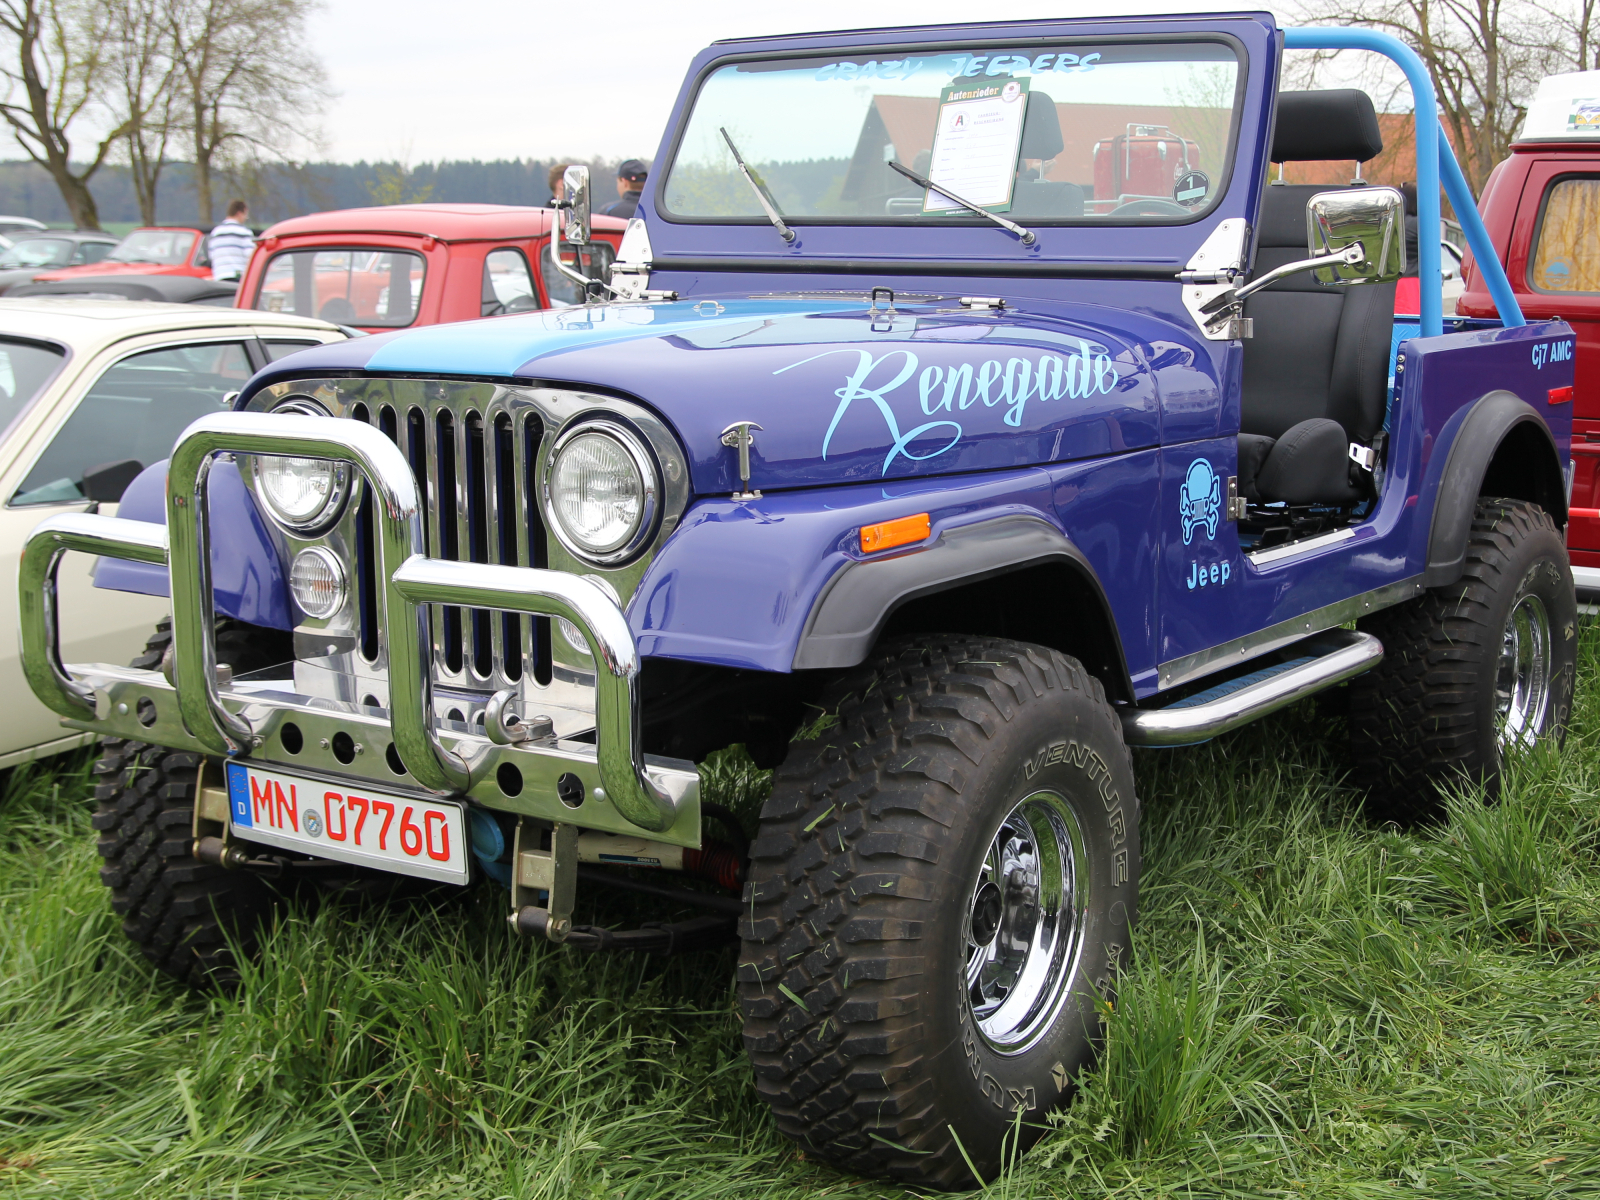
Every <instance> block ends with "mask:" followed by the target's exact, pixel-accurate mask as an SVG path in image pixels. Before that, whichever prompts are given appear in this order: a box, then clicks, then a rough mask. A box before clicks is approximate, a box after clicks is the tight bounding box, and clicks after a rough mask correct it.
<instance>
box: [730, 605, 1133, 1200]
mask: <svg viewBox="0 0 1600 1200" xmlns="http://www.w3.org/2000/svg"><path fill="white" fill-rule="evenodd" d="M822 703H823V712H824V714H825V715H824V717H822V718H819V720H818V721H817V722H816V723H815V724H814V725H813V727H812V728H811V729H810V730H806V731H802V733H801V734H799V735H797V737H796V740H795V741H794V742H793V743H792V745H791V747H790V750H789V754H788V757H787V759H786V760H785V762H784V763H783V765H782V766H781V767H780V768H779V769H778V772H777V776H776V781H775V785H774V788H773V792H772V796H771V798H770V799H769V800H768V802H767V804H766V806H765V807H764V809H763V810H762V814H761V828H760V832H759V834H758V835H757V837H756V839H755V841H754V842H753V843H752V845H751V860H752V861H751V867H750V877H749V881H748V883H747V884H746V888H745V894H744V903H745V904H746V905H747V907H748V913H747V915H746V916H745V917H744V918H742V919H741V922H740V937H741V941H742V950H741V954H740V961H739V968H738V980H739V983H738V991H739V999H740V1003H741V1006H742V1008H743V1013H744V1041H745V1047H746V1049H747V1051H748V1052H749V1056H750V1060H751V1063H752V1066H753V1068H754V1072H755V1079H756V1090H757V1091H758V1092H759V1093H760V1095H761V1096H762V1097H763V1099H765V1100H766V1101H767V1103H768V1104H769V1105H770V1106H771V1107H772V1110H773V1112H774V1114H775V1116H776V1118H777V1123H778V1126H779V1128H780V1129H781V1130H782V1131H783V1132H784V1133H785V1134H787V1135H788V1136H789V1137H791V1138H793V1139H794V1140H795V1141H796V1142H798V1143H799V1144H800V1145H801V1146H802V1147H803V1148H804V1149H805V1150H806V1152H807V1153H808V1154H811V1155H814V1156H816V1157H818V1158H821V1159H824V1160H826V1161H828V1162H830V1163H833V1164H835V1165H836V1166H838V1167H840V1168H842V1169H844V1170H848V1171H852V1172H856V1173H861V1174H867V1175H875V1176H884V1177H890V1178H894V1179H899V1180H902V1181H905V1182H907V1183H913V1184H918V1185H923V1186H932V1187H938V1188H956V1187H962V1186H967V1185H969V1184H970V1183H971V1182H972V1178H971V1172H970V1171H969V1170H968V1166H967V1163H966V1161H965V1159H964V1157H963V1153H962V1151H963V1150H964V1151H965V1155H966V1156H967V1157H970V1158H971V1160H972V1164H973V1165H974V1166H975V1167H976V1168H977V1170H978V1172H979V1173H980V1174H981V1175H982V1176H983V1177H984V1178H985V1179H986V1180H992V1179H994V1178H995V1175H996V1173H997V1168H998V1165H999V1163H1000V1161H1001V1155H1002V1142H1003V1141H1004V1142H1006V1146H1005V1150H1006V1153H1008V1154H1009V1153H1011V1152H1013V1148H1018V1149H1020V1148H1025V1147H1026V1146H1027V1145H1029V1144H1031V1143H1032V1142H1033V1141H1034V1140H1035V1139H1036V1138H1037V1137H1038V1135H1039V1133H1040V1132H1041V1131H1042V1127H1043V1117H1044V1114H1045V1112H1046V1111H1047V1110H1048V1109H1050V1108H1051V1107H1053V1106H1054V1105H1056V1104H1057V1103H1059V1102H1061V1101H1062V1100H1063V1099H1065V1098H1066V1096H1067V1094H1068V1092H1069V1090H1070V1089H1071V1087H1072V1081H1073V1079H1074V1078H1075V1077H1076V1075H1077V1074H1078V1072H1079V1071H1080V1069H1081V1068H1083V1067H1084V1066H1085V1065H1086V1064H1087V1063H1088V1062H1089V1061H1090V1060H1091V1057H1092V1055H1093V1052H1094V1045H1095V1042H1096V1039H1097V1037H1098V1033H1099V1017H1098V1010H1097V1008H1096V1004H1095V998H1096V995H1097V993H1098V994H1099V995H1103V996H1107V997H1109V993H1110V990H1111V986H1112V981H1113V977H1114V974H1115V970H1116V965H1117V961H1118V959H1119V957H1120V956H1121V954H1122V953H1123V951H1124V949H1125V948H1126V947H1127V946H1128V944H1129V932H1130V929H1131V926H1132V924H1133V920H1134V916H1135V910H1136V906H1137V895H1138V885H1139V805H1138V801H1137V799H1136V798H1135V794H1134V781H1133V767H1132V761H1131V758H1130V756H1129V754H1128V751H1127V748H1126V746H1125V745H1124V743H1123V740H1122V732H1121V726H1120V724H1119V723H1118V720H1117V718H1116V715H1115V714H1114V713H1113V711H1112V709H1111V707H1110V705H1109V704H1108V703H1107V702H1106V699H1105V693H1104V690H1103V689H1102V688H1101V685H1100V683H1099V681H1098V680H1096V679H1095V678H1094V677H1092V676H1091V675H1089V674H1088V672H1086V671H1085V670H1084V669H1083V667H1082V666H1081V665H1080V664H1079V663H1078V662H1077V661H1076V660H1074V659H1071V658H1067V657H1065V656H1064V655H1062V654H1059V653H1057V652H1056V651H1054V650H1048V649H1045V648H1043V647H1039V646H1032V645H1025V644H1022V643H1018V642H1011V641H1004V640H1001V639H998V638H986V637H972V636H955V635H948V636H923V637H920V638H918V639H916V640H914V641H907V642H901V643H898V644H894V645H891V646H890V647H888V648H887V649H886V650H885V651H883V652H882V653H881V654H880V655H879V656H877V657H876V658H875V659H873V660H871V661H870V662H869V663H867V664H865V665H864V666H863V667H861V668H858V669H856V670H854V671H852V672H851V673H850V674H849V675H847V676H846V677H844V678H842V679H841V680H839V681H838V682H837V683H836V684H835V685H834V686H833V687H831V688H830V689H828V690H827V691H826V692H825V693H824V695H823V697H822ZM1041 789H1049V790H1050V791H1051V792H1053V793H1057V794H1059V795H1060V796H1064V797H1066V798H1068V799H1069V800H1070V802H1071V805H1072V811H1073V813H1074V814H1075V819H1076V820H1077V821H1078V824H1079V826H1080V828H1081V830H1082V833H1083V835H1084V842H1085V850H1084V857H1085V863H1084V867H1085V868H1086V871H1087V876H1088V879H1089V880H1090V881H1091V884H1090V886H1089V887H1088V888H1087V889H1086V895H1087V899H1086V900H1084V901H1082V903H1084V904H1086V906H1087V907H1086V911H1085V913H1084V915H1083V917H1082V922H1083V924H1082V926H1081V929H1082V935H1081V943H1080V945H1081V949H1080V950H1079V956H1078V958H1077V960H1076V967H1075V969H1073V970H1071V972H1070V974H1068V975H1067V976H1065V977H1066V978H1067V979H1069V981H1070V982H1069V983H1068V984H1067V985H1066V988H1065V989H1064V990H1063V992H1062V993H1061V995H1062V1001H1061V1005H1060V1007H1059V1009H1056V1010H1054V1016H1053V1017H1052V1018H1050V1019H1049V1021H1048V1024H1047V1025H1046V1027H1045V1028H1044V1029H1043V1032H1041V1033H1039V1034H1038V1036H1037V1037H1036V1039H1035V1040H1033V1041H1032V1042H1031V1044H1029V1045H1028V1046H1026V1047H1025V1048H1023V1049H1021V1051H1020V1052H1016V1053H1005V1054H1002V1053H998V1052H996V1051H995V1050H994V1049H993V1048H992V1047H991V1046H990V1045H989V1044H988V1042H987V1041H986V1040H985V1039H984V1038H983V1037H982V1036H975V1034H976V1033H977V1030H976V1027H975V1025H974V1020H973V1015H972V1014H973V1010H972V1006H971V1002H970V1000H969V998H968V991H967V985H966V982H965V980H964V978H963V975H962V971H963V963H964V962H965V955H966V953H967V943H966V938H967V929H968V928H969V927H970V926H971V925H972V922H973V915H972V914H973V908H972V901H973V895H974V887H975V885H976V882H977V880H978V878H979V875H978V872H979V870H980V869H981V867H982V864H983V861H984V856H985V853H986V852H987V851H988V849H989V846H990V842H991V839H992V838H993V837H994V834H995V832H996V830H997V828H998V827H999V826H1000V824H1001V823H1002V822H1003V821H1004V820H1005V819H1006V817H1007V814H1008V813H1010V812H1011V810H1012V809H1013V808H1014V806H1015V805H1016V804H1017V803H1018V801H1019V800H1021V799H1022V798H1023V797H1026V796H1029V795H1037V794H1038V793H1039V792H1040V790H1041ZM1019 1109H1020V1114H1019ZM1019 1115H1020V1118H1021V1119H1020V1122H1019V1120H1018V1117H1019ZM1014 1130H1016V1131H1019V1132H1018V1136H1017V1137H1016V1138H1013V1137H1012V1136H1011V1135H1012V1133H1013V1131H1014ZM958 1139H959V1141H958ZM1019 1139H1020V1142H1021V1146H1020V1147H1017V1145H1016V1143H1017V1141H1018V1140H1019Z"/></svg>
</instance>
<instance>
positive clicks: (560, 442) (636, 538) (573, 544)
mask: <svg viewBox="0 0 1600 1200" xmlns="http://www.w3.org/2000/svg"><path fill="white" fill-rule="evenodd" d="M588 434H598V435H600V436H602V437H606V438H609V439H610V440H611V441H613V442H615V443H617V444H618V445H619V446H621V447H622V449H623V451H624V453H625V454H626V455H627V458H628V460H629V461H630V462H631V463H632V464H633V467H634V470H635V471H636V472H637V473H638V476H639V482H640V504H639V520H638V523H637V524H635V526H634V527H633V529H632V531H631V532H630V533H629V534H628V536H627V537H626V538H625V539H624V540H623V541H622V542H621V543H619V544H617V545H614V546H612V547H610V548H609V549H605V550H596V549H594V548H593V547H590V546H586V545H584V544H583V542H581V541H580V540H578V539H577V538H576V537H574V536H573V535H572V534H571V533H570V532H569V531H568V529H567V528H566V526H565V525H563V524H562V521H561V516H560V514H559V512H558V511H557V509H556V504H555V499H554V497H553V495H552V492H551V489H552V484H553V481H554V479H555V476H556V464H557V463H558V462H560V460H561V455H562V452H563V451H565V450H566V449H567V447H569V446H570V445H572V443H573V442H574V441H575V440H576V439H578V438H580V437H583V436H585V435H588ZM540 475H541V476H542V486H541V488H540V492H541V495H540V500H541V507H542V508H543V509H544V519H545V524H546V526H547V527H548V529H549V531H550V532H551V533H552V534H554V535H555V537H556V540H557V541H559V542H560V543H561V544H562V546H564V547H565V548H566V550H567V551H568V553H570V554H572V555H573V556H574V557H575V558H578V559H579V560H581V561H583V562H587V563H592V564H594V565H595V566H598V567H613V568H615V567H621V566H625V565H626V564H627V563H629V562H631V561H632V560H633V559H635V558H637V557H638V556H639V554H640V553H642V552H643V551H644V550H645V549H646V548H647V547H648V546H649V545H650V543H651V540H652V539H653V538H654V537H655V533H656V527H657V526H658V525H659V524H660V520H661V490H662V483H661V468H660V467H659V466H658V465H657V464H656V460H655V456H654V455H652V454H651V453H650V449H649V447H648V445H647V444H646V442H645V440H644V439H643V438H642V437H641V436H640V435H639V434H638V433H637V432H636V431H635V430H633V429H632V428H631V427H629V426H628V425H626V424H624V423H622V422H621V421H618V420H616V419H614V418H611V417H607V416H597V415H594V414H585V415H582V416H579V417H576V418H574V419H573V420H572V421H571V422H569V423H568V424H567V426H566V427H565V428H564V429H563V430H562V431H561V432H560V434H559V435H558V436H557V437H556V438H555V439H554V441H553V442H552V443H551V444H550V448H549V450H548V451H547V452H546V454H545V455H544V463H543V469H542V470H541V471H540Z"/></svg>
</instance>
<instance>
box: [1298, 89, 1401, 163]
mask: <svg viewBox="0 0 1600 1200" xmlns="http://www.w3.org/2000/svg"><path fill="white" fill-rule="evenodd" d="M1381 153H1383V134H1382V133H1380V132H1379V131H1378V114H1377V112H1376V111H1374V109H1373V107H1372V97H1371V96H1369V95H1367V94H1366V93H1365V92H1363V91H1360V90H1358V89H1356V88H1333V89H1330V90H1329V91H1326V92H1279V93H1278V123H1277V126H1276V127H1275V128H1274V129H1273V132H1272V161H1273V162H1324V161H1326V160H1329V159H1354V160H1355V161H1356V162H1366V161H1367V160H1368V159H1369V158H1376V157H1378V155H1379V154H1381Z"/></svg>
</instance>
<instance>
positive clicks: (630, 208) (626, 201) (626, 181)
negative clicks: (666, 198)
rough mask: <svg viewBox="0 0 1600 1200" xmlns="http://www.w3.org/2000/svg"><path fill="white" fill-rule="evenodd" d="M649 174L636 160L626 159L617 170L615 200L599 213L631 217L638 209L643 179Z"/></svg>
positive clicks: (647, 169) (646, 168)
mask: <svg viewBox="0 0 1600 1200" xmlns="http://www.w3.org/2000/svg"><path fill="white" fill-rule="evenodd" d="M649 173H650V169H649V168H648V167H646V166H645V165H644V164H643V163H642V162H640V161H639V160H638V159H637V158H630V159H626V160H625V161H624V162H623V164H622V165H621V166H620V167H618V168H617V197H618V198H617V199H616V200H613V201H612V202H611V203H610V204H608V205H606V206H605V207H604V208H602V209H601V210H600V211H601V212H602V213H604V214H605V215H606V216H608V217H624V218H626V217H631V216H633V214H634V212H635V211H637V210H638V207H639V193H640V192H641V191H643V190H644V181H645V177H646V176H647V175H648V174H649Z"/></svg>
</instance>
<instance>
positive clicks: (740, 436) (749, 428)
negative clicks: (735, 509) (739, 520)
mask: <svg viewBox="0 0 1600 1200" xmlns="http://www.w3.org/2000/svg"><path fill="white" fill-rule="evenodd" d="M760 428H761V426H759V425H757V424H756V423H755V422H754V421H735V422H734V423H733V424H732V425H729V426H728V427H727V428H726V429H724V430H723V431H722V444H723V445H724V446H731V447H733V449H735V450H737V451H738V452H739V490H738V491H737V492H735V493H734V494H733V499H734V500H736V501H739V502H741V503H742V502H743V501H745V500H759V499H761V493H760V492H757V491H752V490H751V488H750V447H751V446H754V445H755V444H756V437H755V432H754V431H755V430H757V429H760Z"/></svg>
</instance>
